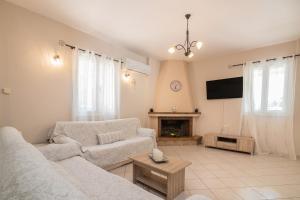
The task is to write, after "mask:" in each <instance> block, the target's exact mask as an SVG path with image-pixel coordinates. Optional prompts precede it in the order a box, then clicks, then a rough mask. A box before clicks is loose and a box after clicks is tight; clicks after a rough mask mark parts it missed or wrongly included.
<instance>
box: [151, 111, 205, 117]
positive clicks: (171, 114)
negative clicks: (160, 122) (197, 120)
mask: <svg viewBox="0 0 300 200" xmlns="http://www.w3.org/2000/svg"><path fill="white" fill-rule="evenodd" d="M200 115H201V113H200V112H148V116H149V117H152V118H153V117H200Z"/></svg>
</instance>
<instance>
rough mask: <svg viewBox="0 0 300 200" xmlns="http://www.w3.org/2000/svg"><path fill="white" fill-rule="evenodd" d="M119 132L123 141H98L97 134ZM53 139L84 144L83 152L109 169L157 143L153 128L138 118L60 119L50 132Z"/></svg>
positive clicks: (91, 160) (57, 141)
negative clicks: (106, 119) (85, 120)
mask: <svg viewBox="0 0 300 200" xmlns="http://www.w3.org/2000/svg"><path fill="white" fill-rule="evenodd" d="M114 132H118V133H120V134H121V135H122V139H121V140H120V141H116V142H112V143H109V144H101V145H100V144H99V139H98V136H97V135H98V134H110V133H114ZM50 140H51V141H52V142H54V143H58V144H59V143H68V142H77V143H79V144H80V145H81V147H82V151H83V156H84V157H85V158H86V159H87V160H88V161H90V162H92V163H94V164H96V165H98V166H100V167H102V168H105V169H109V168H112V167H114V166H117V165H118V164H120V163H126V162H128V161H129V157H130V156H132V155H135V154H140V153H146V152H150V151H151V150H152V149H153V147H156V137H155V132H154V130H153V129H147V128H141V126H140V121H139V120H138V119H136V118H128V119H118V120H108V121H94V122H74V121H72V122H57V123H56V124H55V127H54V129H53V131H52V132H51V137H50Z"/></svg>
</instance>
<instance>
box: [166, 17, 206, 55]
mask: <svg viewBox="0 0 300 200" xmlns="http://www.w3.org/2000/svg"><path fill="white" fill-rule="evenodd" d="M190 17H191V14H186V15H185V18H186V39H185V42H184V44H183V45H182V44H177V45H175V46H173V47H171V48H169V50H168V51H169V53H170V54H173V53H174V52H175V50H182V49H183V50H184V55H185V56H187V57H189V58H191V57H193V56H194V53H193V52H192V51H191V48H192V47H195V46H196V47H197V49H201V47H202V45H203V44H202V42H200V41H192V42H190V33H189V19H190Z"/></svg>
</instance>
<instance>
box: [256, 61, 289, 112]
mask: <svg viewBox="0 0 300 200" xmlns="http://www.w3.org/2000/svg"><path fill="white" fill-rule="evenodd" d="M287 72H288V70H287V65H286V64H285V63H284V62H275V61H269V62H265V63H263V64H258V65H256V66H255V67H254V68H253V70H252V77H253V79H252V80H253V81H252V87H251V88H252V95H253V97H252V98H253V101H252V102H253V109H254V112H257V113H274V112H277V113H284V112H285V110H286V107H287V106H286V99H285V90H284V88H285V87H286V82H287V78H286V77H287V75H286V74H287Z"/></svg>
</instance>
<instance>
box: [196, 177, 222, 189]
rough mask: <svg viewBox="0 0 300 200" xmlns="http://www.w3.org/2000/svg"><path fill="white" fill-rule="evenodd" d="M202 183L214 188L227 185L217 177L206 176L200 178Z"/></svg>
mask: <svg viewBox="0 0 300 200" xmlns="http://www.w3.org/2000/svg"><path fill="white" fill-rule="evenodd" d="M201 180H202V181H203V183H204V184H205V185H206V186H207V187H208V188H210V189H215V188H226V187H227V186H226V185H225V184H224V183H222V182H221V181H220V179H218V178H206V179H201Z"/></svg>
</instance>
